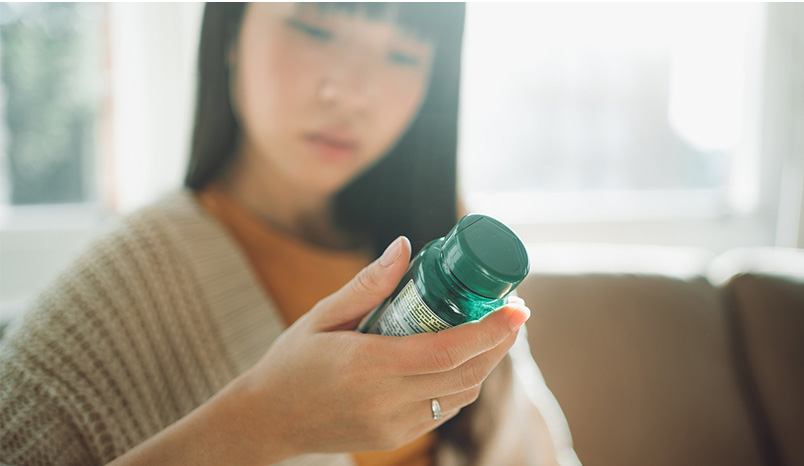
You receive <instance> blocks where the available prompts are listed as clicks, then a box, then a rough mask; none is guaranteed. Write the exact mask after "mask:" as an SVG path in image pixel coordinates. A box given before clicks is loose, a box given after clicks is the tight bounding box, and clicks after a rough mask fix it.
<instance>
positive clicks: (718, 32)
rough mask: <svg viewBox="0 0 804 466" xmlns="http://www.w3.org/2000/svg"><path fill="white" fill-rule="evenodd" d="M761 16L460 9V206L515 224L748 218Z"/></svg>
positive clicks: (632, 9)
mask: <svg viewBox="0 0 804 466" xmlns="http://www.w3.org/2000/svg"><path fill="white" fill-rule="evenodd" d="M763 8H764V7H763V6H762V5H757V4H707V5H698V4H661V5H659V4H650V5H648V4H554V3H550V4H541V3H540V4H524V3H522V4H519V3H518V4H505V5H502V4H494V5H491V4H469V6H468V9H467V25H466V38H465V52H464V84H463V89H462V92H463V94H462V97H463V100H462V126H461V156H462V166H461V169H462V172H461V175H462V176H461V181H462V189H463V193H464V195H465V196H466V198H467V202H468V204H469V205H470V206H472V207H474V208H477V209H479V210H483V211H489V212H493V213H495V214H497V215H499V216H500V217H503V218H506V219H508V220H509V221H512V222H518V223H525V222H533V221H537V222H545V221H566V220H585V221H586V220H616V219H634V218H640V219H646V218H672V217H679V216H681V217H684V216H692V217H707V216H709V217H711V216H719V215H724V214H728V213H736V212H748V211H750V210H751V209H752V208H753V207H754V206H755V205H756V202H757V195H758V188H757V186H758V181H759V180H758V170H757V169H756V167H757V166H758V165H757V160H758V148H757V146H756V145H757V134H758V131H759V122H760V119H759V114H758V113H759V112H758V108H759V104H758V99H759V92H760V87H759V86H760V82H759V81H760V80H759V78H758V71H757V70H758V69H759V68H760V67H759V63H760V60H761V44H762V41H761V37H762V36H761V32H762V31H761V26H762V24H763V23H762V21H763V13H764V10H763ZM715 24H716V25H717V27H716V28H713V25H715ZM512 166H516V167H518V169H517V170H515V171H514V170H511V169H510V167H512ZM635 194H636V195H635ZM525 206H527V208H524V207H525Z"/></svg>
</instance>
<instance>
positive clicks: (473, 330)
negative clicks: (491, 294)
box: [391, 300, 530, 375]
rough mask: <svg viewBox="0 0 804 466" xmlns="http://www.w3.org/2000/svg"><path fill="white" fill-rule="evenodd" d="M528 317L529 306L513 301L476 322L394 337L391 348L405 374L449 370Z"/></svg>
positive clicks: (489, 346)
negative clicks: (439, 330) (434, 331)
mask: <svg viewBox="0 0 804 466" xmlns="http://www.w3.org/2000/svg"><path fill="white" fill-rule="evenodd" d="M520 301H521V300H520ZM529 317H530V309H528V308H527V307H526V306H525V305H524V304H523V303H520V302H516V301H513V302H510V303H508V304H507V305H505V306H503V307H501V308H500V309H497V310H496V311H494V312H492V313H491V314H489V315H487V316H486V317H484V318H483V319H481V320H479V321H476V322H469V323H466V324H462V325H459V326H457V327H454V328H451V329H447V330H443V331H441V332H437V333H420V334H416V335H410V336H406V337H402V338H395V339H394V341H393V345H394V347H393V348H392V349H391V351H392V352H393V354H394V356H395V360H396V361H397V362H398V363H399V365H400V366H399V368H400V370H401V372H403V373H404V374H406V375H412V374H432V373H436V372H446V371H449V370H452V369H455V368H456V367H458V366H460V365H461V364H463V363H465V362H466V361H468V360H470V359H472V358H474V357H475V356H477V355H479V354H482V353H485V352H486V351H488V350H490V349H492V348H494V347H496V346H498V345H499V344H500V343H502V342H503V341H505V339H506V338H508V336H510V335H511V334H512V333H513V332H516V331H517V330H518V329H519V327H521V326H522V324H524V323H525V321H527V320H528V318H529Z"/></svg>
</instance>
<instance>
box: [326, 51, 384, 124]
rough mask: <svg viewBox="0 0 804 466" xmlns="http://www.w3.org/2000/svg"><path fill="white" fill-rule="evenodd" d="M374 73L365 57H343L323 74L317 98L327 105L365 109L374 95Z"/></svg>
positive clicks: (357, 109)
mask: <svg viewBox="0 0 804 466" xmlns="http://www.w3.org/2000/svg"><path fill="white" fill-rule="evenodd" d="M375 74H376V73H375V72H374V70H373V69H372V65H371V63H370V62H369V60H367V59H366V58H364V57H348V58H346V57H344V58H343V59H342V60H340V61H339V63H338V64H337V66H334V67H332V68H331V69H330V70H329V72H328V73H326V74H325V75H324V78H323V80H322V83H321V87H320V89H319V98H320V100H321V102H322V103H324V104H327V105H339V106H342V107H345V108H348V109H350V110H354V111H365V110H367V109H368V107H369V106H370V104H371V102H372V98H373V96H374V92H375V89H374V88H375V86H376V83H375V82H374V81H375Z"/></svg>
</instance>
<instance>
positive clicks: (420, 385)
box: [405, 332, 517, 397]
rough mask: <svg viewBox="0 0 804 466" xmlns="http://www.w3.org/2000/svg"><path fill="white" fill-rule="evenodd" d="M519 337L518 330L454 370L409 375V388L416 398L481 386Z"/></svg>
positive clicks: (436, 395) (407, 380) (441, 395)
mask: <svg viewBox="0 0 804 466" xmlns="http://www.w3.org/2000/svg"><path fill="white" fill-rule="evenodd" d="M516 337H517V332H514V333H512V334H511V335H510V336H509V337H508V338H506V339H505V340H504V341H503V342H502V343H501V344H499V345H497V346H496V347H494V348H492V349H490V350H489V351H486V352H485V353H482V354H479V355H477V356H475V357H474V358H472V359H470V360H469V361H467V362H465V363H464V364H461V365H460V366H458V367H456V368H455V369H452V370H451V371H446V372H438V373H434V374H425V375H414V376H410V377H407V378H405V384H406V385H407V386H408V387H410V388H408V389H407V390H408V391H409V392H410V393H411V394H412V396H415V397H426V396H435V397H444V396H447V395H451V394H453V393H459V392H463V391H465V390H469V389H471V388H474V387H477V386H479V385H480V384H482V383H483V382H484V381H485V380H486V378H487V377H488V376H489V374H491V371H493V370H494V368H495V367H497V364H499V363H500V361H501V360H502V358H504V357H505V355H506V354H508V350H510V349H511V347H512V346H513V345H514V342H516Z"/></svg>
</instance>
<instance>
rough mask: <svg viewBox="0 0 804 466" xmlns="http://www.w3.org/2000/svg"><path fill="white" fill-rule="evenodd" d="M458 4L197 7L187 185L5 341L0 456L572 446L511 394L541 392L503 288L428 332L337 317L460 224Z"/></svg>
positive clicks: (257, 458) (225, 459)
mask: <svg viewBox="0 0 804 466" xmlns="http://www.w3.org/2000/svg"><path fill="white" fill-rule="evenodd" d="M463 14H464V10H463V6H462V5H459V4H444V5H439V4H432V5H426V4H420V5H416V4H410V5H405V4H400V5H382V4H373V5H369V4H365V5H364V4H357V5H356V4H347V5H335V4H324V5H313V4H303V5H295V4H253V5H248V6H243V5H236V4H219V5H208V6H207V9H206V12H205V16H204V22H203V26H202V38H201V44H200V50H201V53H200V60H199V69H200V76H199V78H200V81H199V96H198V107H197V115H196V125H195V129H194V137H193V149H192V156H191V162H190V167H189V170H188V175H187V179H186V184H187V187H188V188H189V189H188V190H185V191H182V192H180V193H177V194H175V195H172V196H169V197H167V198H166V199H164V200H163V201H161V202H159V203H156V204H155V205H153V206H150V207H148V208H145V209H143V210H141V211H140V212H138V213H137V214H135V215H132V216H131V217H129V218H127V219H125V220H124V222H123V224H122V225H121V226H120V227H119V228H118V229H116V230H115V231H114V232H113V233H111V234H109V235H108V236H106V237H105V238H102V239H100V240H98V241H97V242H96V243H95V244H94V245H93V246H92V247H91V248H90V250H89V251H88V252H87V253H85V254H84V255H83V256H82V257H81V258H79V259H78V260H77V262H76V264H75V265H74V266H73V267H72V268H71V269H70V270H69V271H68V272H67V273H65V274H63V275H62V277H61V278H60V280H59V281H58V282H57V283H56V284H55V285H54V286H53V287H51V288H50V289H49V290H48V291H47V292H46V293H44V294H43V295H42V297H41V299H40V300H39V301H38V303H37V304H36V305H35V306H34V308H33V309H31V310H30V311H29V312H28V313H26V314H25V315H24V316H23V318H22V319H21V321H20V322H18V323H17V324H16V325H15V327H14V328H13V329H12V330H11V331H10V333H9V336H8V338H7V341H6V342H4V345H3V350H2V358H1V359H0V360H1V361H2V366H1V367H2V375H3V391H2V394H0V406H1V407H2V411H3V421H4V422H3V426H4V427H3V434H2V435H3V437H2V451H3V456H2V458H0V459H2V460H3V461H7V462H9V463H15V464H16V463H19V464H41V463H47V464H50V463H64V464H74V463H81V464H90V463H92V464H94V463H98V464H99V463H106V462H109V461H112V460H114V461H113V463H114V464H118V465H127V464H221V463H225V464H273V463H276V462H279V461H287V464H324V465H328V464H333V465H335V464H359V465H368V464H416V465H423V464H436V463H438V464H520V463H521V464H553V463H556V462H557V458H559V457H561V456H562V455H567V454H569V456H573V455H572V454H571V448H570V447H568V443H567V442H566V441H565V439H566V438H565V437H564V435H565V434H564V433H562V432H558V433H556V431H551V430H550V429H549V428H548V424H549V422H547V421H545V418H549V417H550V416H549V415H550V414H551V413H552V414H554V411H551V410H553V409H554V408H555V404H554V403H553V404H550V403H551V402H553V400H552V399H551V398H549V397H548V398H547V402H548V404H547V405H545V406H546V408H544V407H542V406H539V407H538V408H537V406H536V405H535V404H534V403H533V402H532V401H531V399H529V398H528V395H533V394H534V393H536V392H539V393H548V394H549V392H546V391H545V390H541V391H539V390H530V393H526V392H524V391H523V390H522V388H521V387H520V385H519V384H518V383H516V382H515V381H514V371H513V369H512V367H513V366H512V362H511V358H510V357H508V356H507V353H508V350H509V348H511V347H512V345H513V344H514V342H515V341H516V340H517V335H518V329H519V327H520V326H521V325H522V324H523V323H524V322H525V320H526V319H527V317H528V315H529V311H528V309H527V308H526V307H525V305H524V303H523V302H522V301H521V300H518V299H513V300H512V301H511V304H509V305H507V306H505V307H503V308H502V309H500V310H498V311H496V312H495V313H493V314H491V315H490V316H488V317H487V318H485V319H483V320H482V321H480V322H476V323H471V324H467V325H463V326H460V327H456V328H454V329H450V330H447V331H443V332H440V333H438V334H424V335H415V336H410V337H405V338H395V337H383V336H377V335H363V334H360V333H357V332H355V331H353V329H354V328H355V326H356V325H357V323H358V322H359V321H360V319H361V318H362V317H363V316H364V315H366V314H367V313H368V312H369V311H370V310H371V309H372V308H373V307H375V306H376V305H378V304H379V303H380V302H381V301H382V300H383V298H384V297H385V296H387V295H388V294H389V293H390V292H391V291H392V290H393V288H394V287H395V286H396V283H397V282H398V281H399V279H400V278H401V276H402V275H403V273H404V272H405V269H406V267H407V264H408V261H409V259H410V257H411V253H412V245H413V246H415V247H416V248H419V247H421V246H422V245H423V244H424V243H425V242H427V241H429V240H430V239H432V238H434V237H437V236H441V235H443V234H444V233H445V232H446V231H447V230H448V229H449V228H450V227H451V226H452V225H453V224H454V222H455V221H456V220H457V210H458V209H457V207H456V194H455V191H456V189H455V152H456V142H455V140H456V128H457V124H456V122H457V97H458V76H459V67H460V45H461V35H462V28H463ZM399 235H406V237H407V238H410V241H409V240H408V239H407V238H406V237H402V236H399ZM394 238H396V239H394ZM388 243H390V245H388ZM386 246H387V247H386ZM377 255H380V258H379V259H377V260H374V261H372V259H373V258H374V257H376V256H377ZM352 277H354V278H352ZM350 279H351V280H350ZM520 340H521V339H520ZM520 350H521V348H520ZM525 351H527V350H526V349H525ZM531 364H532V362H531ZM530 368H531V370H535V366H531V367H530ZM520 375H521V374H520ZM530 380H531V381H534V380H535V381H536V383H537V384H538V383H539V382H540V381H539V380H538V377H536V378H533V377H531V379H530ZM540 386H543V382H541V385H540ZM481 387H482V389H481ZM433 400H436V401H433ZM475 400H477V402H476V403H474V404H473V402H474V401H475ZM468 405H471V407H470V408H467V409H463V410H462V408H464V407H466V406H468ZM437 406H440V408H441V411H442V412H441V413H440V415H439V413H438V412H437V409H436V407H437ZM459 413H460V415H459ZM554 417H555V416H554ZM555 419H556V420H557V421H558V422H559V428H560V427H561V426H560V422H561V421H562V419H561V418H560V416H558V417H555ZM447 421H449V422H447ZM564 428H565V426H564ZM283 464H284V463H283Z"/></svg>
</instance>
